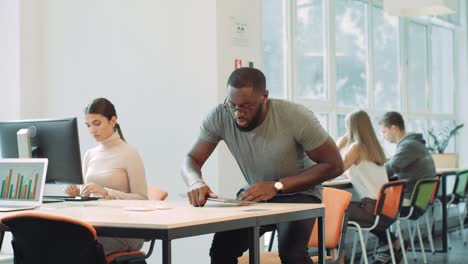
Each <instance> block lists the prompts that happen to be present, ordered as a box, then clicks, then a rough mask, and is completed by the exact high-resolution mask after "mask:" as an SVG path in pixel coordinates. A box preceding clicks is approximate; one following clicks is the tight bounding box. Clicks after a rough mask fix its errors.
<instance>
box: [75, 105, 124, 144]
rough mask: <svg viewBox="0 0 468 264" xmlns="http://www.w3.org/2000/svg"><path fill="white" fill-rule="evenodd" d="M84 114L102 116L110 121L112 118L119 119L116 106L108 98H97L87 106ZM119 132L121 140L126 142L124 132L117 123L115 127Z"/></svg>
mask: <svg viewBox="0 0 468 264" xmlns="http://www.w3.org/2000/svg"><path fill="white" fill-rule="evenodd" d="M84 113H85V114H86V115H87V114H98V115H102V116H104V117H105V118H107V119H108V120H109V121H110V120H111V119H112V117H114V116H115V117H116V118H117V112H116V111H115V107H114V105H113V104H112V103H111V102H110V101H109V100H107V99H106V98H96V99H94V100H93V101H91V103H89V105H88V106H86V108H85V110H84ZM114 128H115V129H116V130H117V132H119V135H120V138H121V139H122V140H123V141H125V138H124V136H123V134H122V130H121V129H120V125H119V123H115V127H114Z"/></svg>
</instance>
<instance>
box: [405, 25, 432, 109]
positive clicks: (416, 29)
mask: <svg viewBox="0 0 468 264" xmlns="http://www.w3.org/2000/svg"><path fill="white" fill-rule="evenodd" d="M408 36H411V38H410V37H408V65H407V66H408V75H407V78H408V103H409V112H410V113H424V112H427V111H428V89H429V88H428V87H427V84H428V82H427V80H428V78H427V71H428V63H427V62H428V61H427V26H425V25H421V24H418V23H414V22H410V23H409V25H408Z"/></svg>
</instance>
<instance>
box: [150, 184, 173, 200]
mask: <svg viewBox="0 0 468 264" xmlns="http://www.w3.org/2000/svg"><path fill="white" fill-rule="evenodd" d="M168 195H169V194H168V192H167V191H165V190H163V189H161V188H159V187H157V186H154V185H153V186H148V200H156V201H164V200H166V198H167V196H168Z"/></svg>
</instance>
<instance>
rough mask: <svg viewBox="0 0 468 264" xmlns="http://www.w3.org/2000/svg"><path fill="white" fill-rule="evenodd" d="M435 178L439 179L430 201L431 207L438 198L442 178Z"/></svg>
mask: <svg viewBox="0 0 468 264" xmlns="http://www.w3.org/2000/svg"><path fill="white" fill-rule="evenodd" d="M435 178H436V179H437V182H436V183H435V184H434V189H433V191H432V195H431V200H429V205H432V204H434V201H435V199H436V198H437V193H438V192H439V186H440V176H439V175H437V176H436V177H435Z"/></svg>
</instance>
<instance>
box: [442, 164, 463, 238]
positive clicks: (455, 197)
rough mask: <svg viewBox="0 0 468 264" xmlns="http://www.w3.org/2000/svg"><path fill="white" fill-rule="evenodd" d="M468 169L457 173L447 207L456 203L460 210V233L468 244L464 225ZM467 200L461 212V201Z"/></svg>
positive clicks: (458, 210)
mask: <svg viewBox="0 0 468 264" xmlns="http://www.w3.org/2000/svg"><path fill="white" fill-rule="evenodd" d="M467 191H468V170H463V171H459V172H458V173H457V176H456V179H455V186H454V187H453V192H452V194H451V195H450V200H449V201H448V203H447V207H450V205H452V204H454V205H455V206H456V207H457V212H458V220H459V223H460V230H459V234H460V235H462V238H463V244H464V245H465V246H466V239H465V231H464V229H465V227H464V221H465V216H466V214H467V209H468V208H467V206H468V205H467V201H466V195H467V194H468V192H467ZM463 201H464V202H465V206H464V207H463V209H462V210H463V212H460V207H459V206H458V204H459V203H461V202H463Z"/></svg>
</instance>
